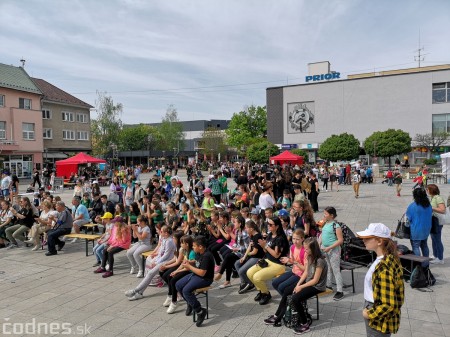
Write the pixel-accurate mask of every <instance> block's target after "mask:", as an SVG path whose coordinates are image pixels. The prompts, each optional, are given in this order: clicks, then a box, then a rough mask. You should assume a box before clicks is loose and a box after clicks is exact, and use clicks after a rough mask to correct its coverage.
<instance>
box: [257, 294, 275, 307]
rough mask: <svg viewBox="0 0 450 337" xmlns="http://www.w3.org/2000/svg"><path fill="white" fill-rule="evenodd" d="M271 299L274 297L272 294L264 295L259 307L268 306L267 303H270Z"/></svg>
mask: <svg viewBox="0 0 450 337" xmlns="http://www.w3.org/2000/svg"><path fill="white" fill-rule="evenodd" d="M271 298H272V295H270V293H267V294H262V295H261V299H260V300H259V305H266V304H267V303H269V301H270V299H271Z"/></svg>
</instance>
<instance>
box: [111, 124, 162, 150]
mask: <svg viewBox="0 0 450 337" xmlns="http://www.w3.org/2000/svg"><path fill="white" fill-rule="evenodd" d="M149 135H150V138H149ZM157 138H158V137H157V130H156V129H155V128H154V127H152V126H149V125H145V124H139V125H134V126H130V127H124V128H123V129H122V130H121V132H120V134H119V138H118V149H119V151H139V150H147V149H152V148H153V146H152V145H154V144H155V142H154V140H156V139H157Z"/></svg>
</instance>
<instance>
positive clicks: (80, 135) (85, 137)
mask: <svg viewBox="0 0 450 337" xmlns="http://www.w3.org/2000/svg"><path fill="white" fill-rule="evenodd" d="M78 140H89V132H87V131H78Z"/></svg>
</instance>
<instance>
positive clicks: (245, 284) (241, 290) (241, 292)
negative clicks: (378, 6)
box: [238, 283, 250, 294]
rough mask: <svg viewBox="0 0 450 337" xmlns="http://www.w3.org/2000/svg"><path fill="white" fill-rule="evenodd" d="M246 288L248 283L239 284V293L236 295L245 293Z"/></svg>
mask: <svg viewBox="0 0 450 337" xmlns="http://www.w3.org/2000/svg"><path fill="white" fill-rule="evenodd" d="M248 288H250V283H244V284H241V286H240V287H239V291H238V294H244V293H246V292H247V290H248Z"/></svg>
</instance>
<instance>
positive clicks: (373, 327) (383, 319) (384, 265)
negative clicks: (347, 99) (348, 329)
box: [356, 223, 405, 336]
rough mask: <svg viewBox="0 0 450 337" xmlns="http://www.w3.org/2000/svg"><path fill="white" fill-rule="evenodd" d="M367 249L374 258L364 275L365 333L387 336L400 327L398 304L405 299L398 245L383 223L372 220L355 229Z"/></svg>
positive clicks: (401, 303)
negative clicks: (364, 226) (359, 228)
mask: <svg viewBox="0 0 450 337" xmlns="http://www.w3.org/2000/svg"><path fill="white" fill-rule="evenodd" d="M356 235H357V236H358V237H360V238H362V239H363V241H364V245H365V246H366V249H367V250H370V251H373V252H375V253H376V255H377V258H376V260H375V261H374V262H373V263H372V265H371V266H370V268H369V270H368V271H367V273H366V277H365V278H364V300H365V303H364V309H363V312H362V315H363V317H364V320H365V323H366V332H367V336H390V335H391V334H392V333H397V331H398V329H399V327H400V315H401V311H400V309H401V307H402V305H403V302H404V298H405V294H404V283H403V278H402V276H403V269H402V265H401V263H400V260H399V258H398V254H397V246H396V244H395V243H394V242H393V241H392V240H391V231H390V229H389V228H388V227H386V226H385V225H384V224H382V223H371V224H370V225H369V227H368V228H367V229H366V230H364V231H362V232H357V233H356Z"/></svg>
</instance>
